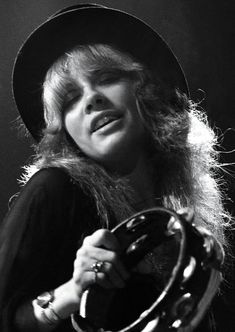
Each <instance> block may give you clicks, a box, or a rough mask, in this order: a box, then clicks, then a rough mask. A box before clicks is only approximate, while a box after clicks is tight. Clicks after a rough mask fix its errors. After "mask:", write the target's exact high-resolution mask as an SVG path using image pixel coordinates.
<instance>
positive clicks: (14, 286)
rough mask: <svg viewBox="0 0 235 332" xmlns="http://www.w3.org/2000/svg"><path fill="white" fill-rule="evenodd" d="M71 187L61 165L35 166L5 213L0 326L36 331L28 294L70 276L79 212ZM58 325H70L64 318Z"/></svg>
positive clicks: (8, 331) (6, 331)
mask: <svg viewBox="0 0 235 332" xmlns="http://www.w3.org/2000/svg"><path fill="white" fill-rule="evenodd" d="M74 188H75V186H74V184H72V182H71V181H70V179H69V177H68V175H65V174H64V173H63V172H62V171H58V170H55V169H52V170H43V171H40V172H38V174H36V175H35V176H34V177H33V178H32V179H31V180H30V182H29V183H28V184H27V185H26V186H25V187H24V189H23V191H22V192H21V194H20V195H19V197H18V199H17V200H16V202H15V203H14V205H13V207H12V209H11V211H10V212H9V213H8V215H7V216H6V218H5V220H4V223H3V226H2V230H1V234H0V273H1V275H0V301H1V302H0V308H1V313H0V330H1V332H13V331H18V329H17V327H20V328H19V330H23V331H35V332H36V331H37V322H36V319H35V318H34V315H33V308H32V305H31V301H32V299H34V298H35V297H36V296H37V295H38V294H40V293H42V292H44V291H48V290H51V289H54V288H56V287H58V286H59V285H61V284H62V283H64V282H66V281H68V280H69V279H70V278H71V276H72V269H73V261H74V259H75V255H76V250H77V246H78V240H79V237H81V234H82V227H81V224H82V221H81V220H79V219H83V217H82V215H84V213H83V212H84V206H83V204H82V203H81V199H80V198H81V195H77V194H76V195H75V194H74V193H75V191H76V190H77V189H76V190H75V189H74ZM74 190H75V191H74ZM79 200H80V201H79ZM78 206H81V208H79V209H78ZM78 210H80V212H81V213H80V212H79V213H77V212H76V213H75V212H74V211H78ZM75 219H76V223H75ZM16 312H18V315H17V317H18V318H20V319H17V322H16V319H15V318H16ZM19 313H20V314H19ZM61 329H62V330H63V332H66V331H71V330H72V329H71V325H70V321H69V320H68V321H64V322H63V328H62V327H61V328H58V329H57V330H58V331H61ZM57 330H56V331H57Z"/></svg>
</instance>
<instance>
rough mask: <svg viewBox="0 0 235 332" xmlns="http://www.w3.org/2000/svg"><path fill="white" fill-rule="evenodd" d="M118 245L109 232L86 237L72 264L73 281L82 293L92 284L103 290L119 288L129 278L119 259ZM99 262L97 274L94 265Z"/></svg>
mask: <svg viewBox="0 0 235 332" xmlns="http://www.w3.org/2000/svg"><path fill="white" fill-rule="evenodd" d="M119 254H120V245H119V243H118V241H117V239H116V237H115V236H114V234H112V233H111V232H110V231H108V230H105V229H100V230H97V231H96V232H94V233H93V234H92V235H90V236H87V237H86V238H85V239H84V241H83V244H82V246H81V248H80V249H79V250H78V251H77V256H76V259H75V262H74V272H73V281H74V282H75V284H76V285H77V286H78V288H79V289H82V291H84V290H85V289H87V288H88V287H89V286H91V285H92V284H95V283H96V284H98V285H100V286H102V287H104V288H114V287H117V288H121V287H124V285H125V280H126V279H127V278H128V277H129V275H128V272H127V271H126V269H125V268H124V266H123V264H122V262H121V261H120V259H119ZM97 262H100V263H101V264H100V268H99V269H98V270H99V271H98V272H95V271H94V264H96V263H97Z"/></svg>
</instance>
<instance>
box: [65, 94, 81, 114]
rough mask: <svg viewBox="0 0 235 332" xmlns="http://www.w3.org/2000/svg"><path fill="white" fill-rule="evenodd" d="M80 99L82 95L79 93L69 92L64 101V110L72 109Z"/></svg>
mask: <svg viewBox="0 0 235 332" xmlns="http://www.w3.org/2000/svg"><path fill="white" fill-rule="evenodd" d="M80 98H81V93H79V92H78V91H69V92H68V93H67V94H66V97H65V100H64V110H67V109H68V108H71V107H72V106H73V104H74V103H76V102H77V101H79V99H80Z"/></svg>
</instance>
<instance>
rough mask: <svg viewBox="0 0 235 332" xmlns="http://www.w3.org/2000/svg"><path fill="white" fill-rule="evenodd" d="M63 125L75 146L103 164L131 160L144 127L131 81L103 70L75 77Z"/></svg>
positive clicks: (112, 165) (139, 147) (138, 151)
mask: <svg viewBox="0 0 235 332" xmlns="http://www.w3.org/2000/svg"><path fill="white" fill-rule="evenodd" d="M64 123H65V128H66V130H67V132H68V133H69V135H70V136H71V137H72V138H73V140H74V142H75V143H76V144H77V145H78V147H79V148H80V149H81V150H82V151H83V152H84V153H85V154H86V155H87V156H88V157H90V158H91V159H93V160H95V161H97V162H98V163H100V164H102V165H103V166H105V167H109V168H115V167H117V168H118V167H121V165H122V164H123V163H127V164H128V163H133V162H135V160H136V158H138V156H139V154H141V153H142V150H143V141H144V135H145V130H144V126H143V123H142V121H141V118H140V115H139V112H138V109H137V104H136V97H135V89H134V83H133V82H132V81H131V80H130V79H129V78H127V77H121V76H120V73H119V74H117V73H115V72H114V71H113V72H110V71H107V70H104V71H99V72H98V73H93V74H92V75H91V76H90V77H84V76H83V77H81V76H80V77H79V78H78V79H76V82H75V84H74V85H73V87H71V89H70V91H68V93H67V96H66V101H65V116H64Z"/></svg>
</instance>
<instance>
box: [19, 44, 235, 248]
mask: <svg viewBox="0 0 235 332" xmlns="http://www.w3.org/2000/svg"><path fill="white" fill-rule="evenodd" d="M103 67H107V68H113V69H115V70H118V71H119V72H120V75H128V77H129V78H130V79H131V80H133V82H134V84H135V85H136V98H137V102H138V105H139V111H140V114H141V118H142V121H143V122H144V124H145V127H146V130H147V132H148V137H149V144H148V153H149V154H148V155H149V161H150V163H151V165H152V168H153V172H154V174H155V177H154V179H155V182H156V188H158V189H159V190H158V193H159V194H160V196H161V201H162V204H163V205H164V206H166V207H169V208H172V209H174V210H178V209H180V208H182V207H186V206H190V207H192V208H193V209H194V211H195V216H196V222H197V223H198V224H200V225H202V226H204V227H206V228H207V229H209V230H211V231H212V232H213V234H214V235H215V236H216V237H217V238H218V239H219V241H220V242H221V243H222V244H223V245H226V240H225V237H224V228H225V227H226V226H227V225H228V224H229V220H230V216H229V214H228V213H227V212H226V211H225V210H224V207H223V202H222V200H223V192H222V190H221V184H222V180H221V177H220V169H221V168H220V165H219V162H218V152H217V151H216V146H217V139H216V135H215V133H214V131H213V130H212V129H211V128H210V127H209V125H208V121H207V117H206V114H205V113H203V112H202V111H201V110H198V107H197V105H196V104H195V103H193V102H192V101H191V100H189V99H188V98H187V96H186V95H185V94H182V93H180V92H179V91H178V90H175V89H171V88H170V87H168V86H166V85H164V84H163V83H162V82H158V81H156V79H154V78H152V77H151V73H149V71H148V70H147V69H146V68H145V67H144V65H142V64H140V63H138V62H137V61H135V59H133V58H132V57H131V56H129V55H127V54H123V53H122V52H120V51H119V50H116V49H115V48H113V47H111V46H108V45H100V44H96V45H87V46H78V47H76V48H75V49H74V50H72V51H71V52H69V53H67V54H65V55H64V56H63V57H61V58H60V59H59V60H57V61H56V63H55V64H54V65H53V66H52V67H51V68H50V69H49V71H48V73H47V76H46V79H45V82H44V87H43V102H44V107H45V122H46V128H45V130H44V133H43V138H42V140H41V142H40V144H39V145H38V147H37V155H36V158H35V160H34V163H33V165H31V166H29V167H28V168H26V175H25V178H24V179H27V172H28V173H30V171H31V170H32V168H33V167H34V170H35V169H36V170H38V169H41V168H45V167H50V166H56V167H60V168H63V169H65V170H66V172H68V173H69V174H70V176H71V177H72V178H73V179H74V181H76V182H77V183H79V185H80V186H81V187H82V188H83V189H84V191H85V192H86V193H87V194H88V195H90V196H91V197H93V199H94V202H95V204H96V206H97V211H98V213H99V215H100V219H101V226H106V227H111V226H112V225H109V216H110V214H111V215H112V214H114V215H115V217H116V220H117V221H121V220H122V219H124V218H126V217H127V216H129V215H130V214H131V213H133V208H132V193H131V189H130V188H129V187H128V184H127V183H126V182H125V180H123V179H122V178H120V177H118V176H116V175H114V174H108V173H107V172H106V170H105V169H104V168H103V167H102V166H101V165H98V164H96V163H95V162H94V161H93V160H90V159H89V158H87V157H86V156H85V155H84V154H83V153H82V151H80V149H79V147H78V146H76V145H75V144H74V142H73V141H72V140H71V138H70V137H69V136H68V134H67V133H66V132H65V130H64V128H63V100H64V95H65V93H66V91H67V87H68V85H69V84H72V80H73V75H74V73H75V72H76V74H79V72H84V71H85V72H87V73H89V72H90V71H94V70H99V69H101V68H103Z"/></svg>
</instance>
